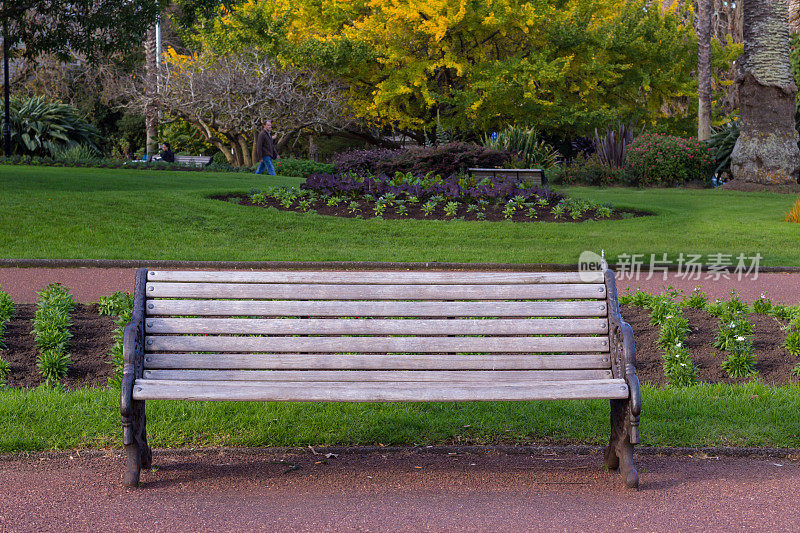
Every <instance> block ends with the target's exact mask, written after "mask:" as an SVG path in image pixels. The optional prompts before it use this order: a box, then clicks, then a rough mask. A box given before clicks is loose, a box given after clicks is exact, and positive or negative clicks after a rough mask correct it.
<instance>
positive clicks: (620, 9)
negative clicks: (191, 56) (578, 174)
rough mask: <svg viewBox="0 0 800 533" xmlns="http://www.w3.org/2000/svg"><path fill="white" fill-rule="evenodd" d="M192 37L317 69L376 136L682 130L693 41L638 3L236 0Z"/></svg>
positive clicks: (668, 17)
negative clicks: (514, 128)
mask: <svg viewBox="0 0 800 533" xmlns="http://www.w3.org/2000/svg"><path fill="white" fill-rule="evenodd" d="M194 31H196V32H197V35H198V37H197V41H196V42H197V44H199V45H201V46H204V47H209V48H212V49H218V50H224V51H230V50H234V49H236V48H237V47H240V46H244V47H247V46H259V47H260V48H261V49H263V50H266V51H268V53H270V54H272V55H273V56H274V57H276V58H278V60H279V61H281V62H282V63H284V64H293V65H302V66H306V65H314V66H317V67H321V68H324V69H326V70H327V71H329V72H330V73H331V74H333V75H334V76H336V77H337V78H339V79H341V80H342V81H344V82H345V83H346V85H347V87H348V94H349V99H350V103H351V106H352V108H353V109H354V110H355V112H356V113H357V115H359V116H360V117H361V118H362V119H364V120H366V121H368V122H370V123H372V124H375V125H378V126H393V127H396V128H402V129H406V130H413V131H416V132H422V131H424V130H426V129H427V130H428V131H430V130H431V129H432V128H434V127H436V126H437V125H438V124H441V126H442V127H444V128H445V129H450V130H459V131H462V132H473V131H480V130H484V131H485V130H489V129H497V128H500V127H502V126H504V125H507V124H510V123H511V124H525V125H535V126H538V127H539V128H540V129H545V130H547V131H549V132H552V133H553V134H559V133H562V134H566V133H568V132H569V133H571V134H574V133H575V132H576V131H577V132H588V131H590V130H591V129H592V128H593V127H595V126H598V125H602V124H603V123H607V122H609V121H612V120H636V121H638V122H641V123H645V124H654V123H655V122H657V121H662V122H663V120H664V119H668V120H671V121H672V122H674V123H675V126H674V129H678V130H679V129H681V128H682V129H684V130H688V131H691V130H692V129H694V127H695V126H694V117H695V116H696V115H695V114H694V113H695V111H694V110H693V108H692V105H695V106H696V101H695V100H696V95H697V81H696V79H695V78H694V77H693V72H695V71H696V65H697V54H696V46H697V41H696V38H695V36H694V33H693V30H692V28H691V27H687V26H686V25H685V24H684V23H683V22H682V19H681V17H679V16H677V15H676V14H675V13H674V12H667V13H664V14H662V13H660V11H659V10H658V9H655V10H654V9H648V8H647V7H646V4H645V2H644V1H638V0H637V1H633V0H529V1H521V0H356V1H354V2H346V1H343V0H267V1H259V0H246V1H245V2H244V3H242V4H240V5H239V6H237V7H236V8H234V9H230V10H225V11H223V12H222V13H220V16H219V17H217V18H216V19H215V20H213V22H212V23H208V22H207V23H205V25H204V27H196V28H194ZM693 102H694V104H693ZM681 121H683V122H681Z"/></svg>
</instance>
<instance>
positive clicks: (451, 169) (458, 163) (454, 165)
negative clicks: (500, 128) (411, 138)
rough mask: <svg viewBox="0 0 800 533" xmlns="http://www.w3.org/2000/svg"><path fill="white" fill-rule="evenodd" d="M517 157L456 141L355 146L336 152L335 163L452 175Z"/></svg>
mask: <svg viewBox="0 0 800 533" xmlns="http://www.w3.org/2000/svg"><path fill="white" fill-rule="evenodd" d="M513 159H514V154H512V153H510V152H504V151H500V150H492V149H490V148H485V147H483V146H477V145H475V144H469V143H461V142H453V143H447V144H440V145H437V146H418V147H412V148H407V149H398V150H390V149H387V148H374V149H370V150H351V151H349V152H345V153H343V154H339V155H338V156H336V157H335V158H334V161H333V164H334V168H335V169H336V172H338V173H349V172H355V173H356V174H360V175H365V174H372V175H380V174H386V175H394V174H395V173H396V172H411V173H412V174H428V173H432V174H440V175H442V176H450V175H452V174H457V173H459V172H463V171H465V170H466V169H467V168H502V167H504V166H505V165H507V164H508V163H509V162H510V161H512V160H513Z"/></svg>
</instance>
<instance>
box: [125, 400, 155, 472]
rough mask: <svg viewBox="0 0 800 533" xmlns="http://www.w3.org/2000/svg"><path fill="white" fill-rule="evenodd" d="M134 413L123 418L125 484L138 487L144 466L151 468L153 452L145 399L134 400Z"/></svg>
mask: <svg viewBox="0 0 800 533" xmlns="http://www.w3.org/2000/svg"><path fill="white" fill-rule="evenodd" d="M132 407H133V409H132V410H133V413H132V415H131V416H130V417H129V418H128V419H127V420H126V419H123V421H122V426H123V443H124V444H125V455H126V464H125V477H124V479H123V482H122V483H123V485H125V486H126V487H136V486H138V485H139V473H140V471H141V469H142V468H144V469H145V470H146V469H148V468H150V465H151V463H152V456H153V453H152V451H151V450H150V446H148V445H147V429H146V427H145V426H146V417H145V409H144V401H141V400H134V401H133V405H132Z"/></svg>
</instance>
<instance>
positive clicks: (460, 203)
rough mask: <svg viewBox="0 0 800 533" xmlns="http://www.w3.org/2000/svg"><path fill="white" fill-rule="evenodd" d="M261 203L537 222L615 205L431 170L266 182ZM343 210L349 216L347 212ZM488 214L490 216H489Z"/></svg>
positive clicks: (256, 196)
mask: <svg viewBox="0 0 800 533" xmlns="http://www.w3.org/2000/svg"><path fill="white" fill-rule="evenodd" d="M250 200H251V202H253V203H254V204H256V205H261V206H270V205H272V206H280V207H281V208H283V209H290V210H295V211H300V212H312V211H314V212H316V211H319V210H321V209H323V208H324V209H325V211H326V212H328V211H331V210H333V211H336V210H338V211H344V212H345V213H346V215H349V216H352V217H356V218H373V217H374V218H384V217H391V218H418V219H421V218H429V217H430V218H444V219H472V220H487V219H491V220H497V219H501V220H509V221H534V220H538V219H540V218H545V217H547V218H548V219H550V218H552V219H554V220H584V219H586V218H598V219H602V218H610V217H611V216H612V215H613V214H614V210H613V208H612V207H611V206H608V205H601V204H596V203H593V202H589V201H587V200H581V199H574V198H566V197H564V196H563V195H562V194H560V193H556V192H553V191H552V190H550V189H547V188H542V187H537V186H535V185H533V184H531V183H526V182H520V181H517V180H514V179H506V180H503V179H501V178H483V179H480V180H477V179H475V178H471V177H469V176H466V175H463V174H460V175H453V176H450V177H448V178H442V177H441V175H438V174H436V175H432V174H430V173H428V174H426V175H424V176H414V175H413V174H411V173H401V172H397V173H396V174H395V175H394V176H393V177H391V178H390V177H388V176H383V175H381V176H358V175H355V174H346V175H333V174H315V175H312V176H310V177H309V178H308V179H307V180H306V182H305V183H304V184H303V185H302V186H301V188H299V189H297V188H294V187H267V188H265V189H264V190H262V191H252V192H251V194H250ZM346 215H345V216H346ZM487 216H488V218H487Z"/></svg>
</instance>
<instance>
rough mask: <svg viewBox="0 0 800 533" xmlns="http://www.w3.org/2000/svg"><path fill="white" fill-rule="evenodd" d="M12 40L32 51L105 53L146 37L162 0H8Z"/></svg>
mask: <svg viewBox="0 0 800 533" xmlns="http://www.w3.org/2000/svg"><path fill="white" fill-rule="evenodd" d="M3 4H4V7H3V16H4V17H5V18H6V19H7V20H8V21H9V28H8V30H9V35H8V44H9V47H10V48H11V49H12V50H16V51H18V52H19V53H21V54H23V55H25V56H27V57H36V56H38V55H39V54H41V53H48V52H52V53H58V54H67V53H68V52H70V51H71V52H79V53H81V54H84V55H86V56H87V57H89V58H97V57H102V56H104V55H105V54H107V53H109V52H111V51H116V50H120V49H125V48H126V47H127V48H129V47H130V46H131V44H132V43H138V42H141V39H142V36H143V35H144V33H145V30H146V29H147V27H148V26H151V25H152V24H153V22H154V21H155V20H156V18H157V17H158V14H159V12H160V11H161V0H14V1H13V2H9V1H8V0H5V1H4V2H3Z"/></svg>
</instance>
